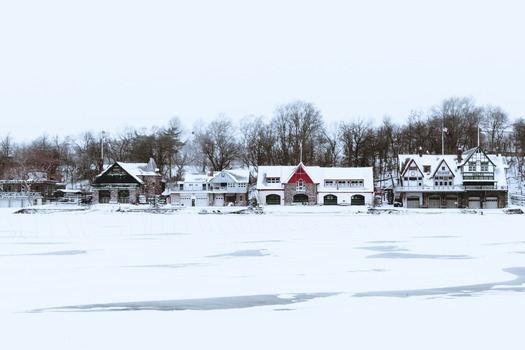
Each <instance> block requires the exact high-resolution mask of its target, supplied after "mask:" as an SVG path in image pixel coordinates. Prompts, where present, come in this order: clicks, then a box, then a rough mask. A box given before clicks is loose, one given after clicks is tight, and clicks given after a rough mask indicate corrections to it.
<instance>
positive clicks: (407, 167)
mask: <svg viewBox="0 0 525 350" xmlns="http://www.w3.org/2000/svg"><path fill="white" fill-rule="evenodd" d="M410 164H414V165H415V166H416V168H417V170H418V171H419V173H420V174H421V175H423V171H422V170H421V168H420V167H419V164H418V163H417V162H416V161H415V160H414V158H412V159H410V161H409V162H408V163H407V165H406V166H405V169H404V170H403V173H402V174H401V176H405V174H406V173H407V171H408V170H409V168H410Z"/></svg>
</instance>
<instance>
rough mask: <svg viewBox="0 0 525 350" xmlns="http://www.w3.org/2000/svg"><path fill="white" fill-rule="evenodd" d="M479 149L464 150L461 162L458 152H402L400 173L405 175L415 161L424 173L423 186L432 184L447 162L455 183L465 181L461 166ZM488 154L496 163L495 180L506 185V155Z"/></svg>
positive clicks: (491, 160) (499, 184)
mask: <svg viewBox="0 0 525 350" xmlns="http://www.w3.org/2000/svg"><path fill="white" fill-rule="evenodd" d="M478 149H479V150H481V148H479V147H474V148H471V149H469V150H467V151H465V152H462V153H461V161H460V162H458V154H445V155H441V154H422V155H419V154H400V155H399V156H398V159H399V166H400V169H399V171H400V175H401V176H403V175H404V174H405V173H406V172H407V170H408V169H407V167H408V164H409V163H410V161H413V162H414V163H415V164H416V166H417V167H418V168H419V170H420V171H421V173H422V174H423V186H432V185H433V181H434V179H433V177H434V174H435V172H436V171H437V169H438V167H440V166H441V164H442V163H443V162H445V163H446V164H447V165H448V167H449V168H450V170H451V171H452V172H453V175H454V183H455V184H461V183H463V174H462V173H461V169H460V167H461V166H462V165H464V164H465V163H466V162H467V161H468V159H469V158H470V157H471V156H472V155H473V154H474V153H476V151H477V150H478ZM481 151H482V150H481ZM483 153H484V152H483ZM486 156H487V158H488V159H489V160H490V162H492V164H493V165H494V180H495V181H497V184H498V186H506V185H507V179H506V169H507V168H508V165H507V161H506V159H505V157H502V156H501V155H495V154H486ZM427 167H428V168H427ZM425 169H430V171H425Z"/></svg>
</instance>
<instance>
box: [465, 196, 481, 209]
mask: <svg viewBox="0 0 525 350" xmlns="http://www.w3.org/2000/svg"><path fill="white" fill-rule="evenodd" d="M468 207H469V209H480V208H481V202H480V200H479V197H469V198H468Z"/></svg>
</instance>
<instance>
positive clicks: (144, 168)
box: [95, 159, 160, 184]
mask: <svg viewBox="0 0 525 350" xmlns="http://www.w3.org/2000/svg"><path fill="white" fill-rule="evenodd" d="M116 165H118V166H119V167H120V168H122V170H124V171H125V172H126V173H127V174H128V175H130V176H131V177H132V178H133V179H134V180H135V181H136V182H137V183H139V184H142V183H143V181H142V179H141V178H140V176H160V174H159V173H158V172H157V171H156V170H157V168H156V164H155V161H154V160H153V159H150V160H149V162H148V163H124V162H115V163H113V164H112V165H110V166H109V167H107V168H106V170H104V171H103V172H101V173H100V174H99V175H97V178H96V179H95V183H96V182H97V179H100V178H102V177H103V176H104V175H106V174H107V173H108V172H110V170H112V169H113V168H114V167H115V166H116Z"/></svg>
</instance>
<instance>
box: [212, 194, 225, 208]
mask: <svg viewBox="0 0 525 350" xmlns="http://www.w3.org/2000/svg"><path fill="white" fill-rule="evenodd" d="M213 205H214V206H216V207H222V206H224V195H219V196H215V200H214V201H213Z"/></svg>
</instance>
